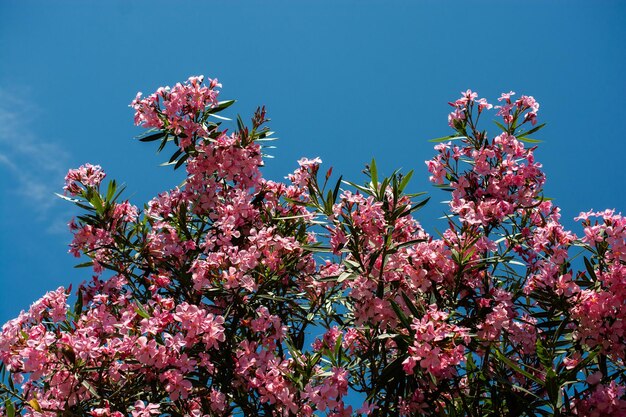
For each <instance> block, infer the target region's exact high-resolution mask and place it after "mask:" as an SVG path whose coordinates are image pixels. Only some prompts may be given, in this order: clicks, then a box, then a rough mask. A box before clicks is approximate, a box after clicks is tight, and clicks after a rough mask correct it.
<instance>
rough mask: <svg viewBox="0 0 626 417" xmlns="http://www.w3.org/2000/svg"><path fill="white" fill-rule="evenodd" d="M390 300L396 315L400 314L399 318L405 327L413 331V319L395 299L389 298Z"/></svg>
mask: <svg viewBox="0 0 626 417" xmlns="http://www.w3.org/2000/svg"><path fill="white" fill-rule="evenodd" d="M389 302H390V303H391V308H393V311H394V312H395V313H396V316H398V319H399V320H400V322H401V323H402V324H403V325H404V327H405V328H406V329H407V330H409V332H411V331H412V330H411V321H410V320H409V318H408V317H407V316H406V314H404V311H402V309H401V308H400V306H399V305H398V304H397V303H396V302H395V301H393V300H389Z"/></svg>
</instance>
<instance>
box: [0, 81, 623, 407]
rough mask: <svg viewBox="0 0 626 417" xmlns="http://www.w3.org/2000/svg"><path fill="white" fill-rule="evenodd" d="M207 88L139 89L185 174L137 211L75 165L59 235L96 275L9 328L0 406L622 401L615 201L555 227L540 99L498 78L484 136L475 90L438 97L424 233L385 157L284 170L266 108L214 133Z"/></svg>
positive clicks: (147, 115) (148, 117) (96, 171)
mask: <svg viewBox="0 0 626 417" xmlns="http://www.w3.org/2000/svg"><path fill="white" fill-rule="evenodd" d="M217 87H221V86H220V85H219V84H218V83H217V81H216V80H209V83H208V85H203V78H202V77H191V78H190V79H189V80H188V81H187V82H186V83H184V84H176V85H175V86H174V87H173V88H169V87H168V88H161V89H159V90H157V91H156V92H155V93H154V94H152V95H150V96H148V97H146V98H142V96H141V94H138V95H137V97H136V99H135V100H134V101H133V102H132V104H131V107H133V109H134V110H135V122H136V124H140V125H142V126H144V127H148V128H153V129H157V130H159V133H157V137H158V138H163V139H164V142H163V143H164V144H165V143H166V142H167V140H168V138H169V137H171V136H173V137H174V139H173V140H174V141H175V143H176V144H177V145H178V148H177V149H176V151H175V152H176V153H175V155H174V158H173V160H175V159H176V158H184V159H180V160H181V161H182V162H185V168H186V174H187V176H186V179H185V181H184V183H183V184H182V185H181V186H180V187H179V188H175V189H172V190H169V191H167V192H164V193H161V194H159V195H158V196H156V197H155V198H154V199H152V200H151V201H150V202H149V203H148V204H147V206H146V209H145V210H144V211H143V212H142V211H140V210H139V209H138V208H137V207H135V206H133V205H132V204H130V202H129V201H127V200H126V201H118V198H119V196H117V195H116V193H115V191H116V187H115V183H114V182H111V183H110V184H109V186H108V188H107V192H106V193H102V192H101V188H103V187H102V181H103V179H104V178H105V174H104V171H103V170H102V169H101V168H100V167H99V166H93V165H90V164H86V165H84V166H81V167H80V168H78V169H76V170H71V171H70V172H69V173H68V175H67V177H66V186H65V191H66V193H68V194H70V195H72V196H74V197H76V199H70V200H71V201H74V202H76V203H77V204H78V205H79V206H80V207H81V208H83V209H84V210H86V211H87V215H84V216H79V217H77V219H76V220H73V221H72V222H71V223H70V230H71V231H72V233H73V240H72V242H71V244H70V252H71V253H72V254H74V255H75V256H86V257H88V258H89V261H90V262H88V263H85V264H84V265H83V266H91V267H92V269H93V271H94V273H95V276H93V277H92V280H91V281H89V282H86V283H84V284H83V285H81V286H80V289H79V291H78V293H77V299H76V301H75V304H74V306H73V308H70V306H69V305H68V297H69V294H70V291H69V290H65V289H64V288H59V289H57V290H55V291H52V292H50V293H48V294H46V295H45V296H44V297H43V298H42V299H40V300H39V301H37V302H35V303H34V304H33V305H32V306H31V308H30V309H29V310H28V311H27V312H22V313H21V314H20V316H19V317H18V318H16V319H14V320H11V321H9V322H8V323H6V324H5V325H4V326H3V327H2V331H1V333H0V361H1V362H2V364H3V365H4V367H5V368H6V370H7V371H8V378H10V381H11V383H12V384H13V385H16V386H17V387H18V388H17V390H15V392H14V393H13V395H12V396H11V397H10V398H8V399H7V400H6V401H0V404H1V405H0V413H1V414H3V415H5V414H14V412H13V411H15V410H16V415H17V414H19V415H24V416H28V417H54V416H57V415H59V414H64V415H66V414H67V415H89V416H92V417H123V416H129V415H130V416H132V417H151V416H158V415H181V416H185V417H187V416H189V417H222V416H231V415H237V414H245V415H259V416H276V417H280V416H283V417H288V416H296V417H309V416H321V415H326V416H329V417H331V416H332V417H348V416H353V415H358V416H363V415H370V414H372V415H380V416H388V415H399V416H412V415H428V416H434V415H450V414H454V415H461V414H463V415H465V414H468V415H486V414H489V415H496V414H497V415H508V414H511V413H512V411H511V410H512V409H511V407H514V406H516V405H519V404H528V406H529V407H531V406H533V404H539V406H538V407H542V408H540V410H542V412H545V410H546V407H548V406H549V407H552V408H553V409H555V410H556V409H557V408H560V410H559V412H562V413H564V412H565V408H566V405H567V404H566V403H567V401H565V402H564V401H563V400H562V399H563V397H564V395H565V394H567V396H568V398H569V399H570V400H571V401H570V404H569V407H570V408H571V409H572V410H574V411H573V412H574V415H578V416H620V415H626V393H625V388H624V387H623V384H621V383H622V382H623V381H620V375H623V369H624V361H626V348H625V346H626V325H625V324H624V323H626V312H625V311H626V309H624V305H626V219H625V218H624V217H622V216H621V215H619V214H615V212H614V211H604V212H593V211H592V212H588V213H582V214H581V215H580V217H579V218H578V220H581V221H582V225H583V230H584V235H583V237H581V238H580V239H579V238H577V237H576V236H575V235H574V234H573V233H571V232H569V231H568V230H566V229H565V228H564V227H563V225H562V224H561V223H560V213H559V209H558V207H556V206H554V205H553V204H552V203H550V202H549V201H546V200H545V199H544V198H543V197H542V187H543V184H544V181H545V176H544V174H543V172H542V171H541V165H540V164H539V163H537V162H536V161H535V158H534V153H533V152H534V148H527V147H526V146H524V143H523V140H524V139H525V138H527V136H526V135H528V133H529V132H528V131H526V132H524V131H523V130H522V129H521V127H522V126H524V125H525V124H526V123H528V124H529V125H532V126H534V125H535V124H536V122H537V120H536V118H537V112H538V109H539V104H538V103H537V102H536V101H535V100H534V98H533V97H530V96H522V97H521V98H520V99H518V100H517V101H513V99H512V98H511V97H512V96H513V95H514V93H513V92H510V93H505V94H502V96H501V97H500V98H499V99H498V101H499V102H500V103H501V104H500V105H498V106H495V108H496V109H497V114H498V115H499V116H502V117H503V119H504V122H505V124H506V126H504V125H500V127H501V128H502V130H503V132H501V133H500V134H498V135H495V136H493V137H490V136H488V135H487V132H485V131H481V130H479V129H478V127H477V122H478V119H479V117H480V116H481V115H483V114H484V113H486V112H487V111H488V110H490V109H492V108H494V106H492V105H491V104H489V103H488V102H487V100H486V99H484V98H480V99H479V98H478V94H477V93H475V92H473V91H471V90H467V91H465V92H463V93H462V94H461V97H460V98H459V99H457V100H456V101H454V102H451V103H450V105H451V106H452V107H453V108H454V110H453V112H452V113H451V114H450V115H449V118H448V121H449V125H450V126H451V127H452V128H453V129H454V131H455V134H454V135H451V136H450V137H448V138H447V139H446V142H444V143H440V144H438V145H437V146H436V147H435V150H436V152H437V155H436V156H435V157H434V158H433V159H431V160H429V161H427V162H426V164H427V167H428V171H429V172H430V173H431V174H432V176H431V181H432V182H434V183H436V184H440V185H444V186H445V187H447V188H449V189H450V191H451V200H450V202H449V208H450V212H451V215H450V216H449V217H448V219H447V223H446V226H445V229H444V230H443V231H442V232H441V234H440V237H439V238H435V237H433V236H430V235H429V234H428V233H426V232H425V231H424V229H423V228H422V226H421V225H420V223H419V222H418V221H417V220H416V219H415V217H414V215H413V213H414V212H415V211H416V210H417V209H418V208H420V206H421V205H422V203H416V202H415V201H413V200H412V198H410V197H409V196H407V195H405V193H404V187H405V186H406V179H407V178H406V177H403V176H401V175H400V174H398V173H397V172H396V173H394V174H392V176H391V177H389V178H384V179H383V178H378V175H377V173H376V168H375V167H374V165H373V164H372V165H371V166H370V167H369V168H368V171H367V172H368V173H369V181H368V183H367V184H365V185H364V186H360V185H355V184H352V185H353V186H354V188H353V189H352V190H351V189H342V188H341V182H339V183H338V184H337V186H336V187H334V189H333V190H331V191H328V190H326V189H325V187H326V183H327V182H328V180H329V178H330V176H331V174H332V170H329V171H328V172H327V174H326V178H325V181H324V185H323V186H320V182H318V174H319V168H320V165H321V160H320V159H319V158H314V159H308V158H303V159H301V160H299V161H298V168H296V170H295V171H294V172H293V173H292V174H290V175H289V176H287V179H288V182H285V183H283V182H275V181H270V180H267V179H264V178H263V177H262V173H261V169H260V167H261V166H262V165H263V159H262V148H261V145H260V142H261V141H262V140H263V139H265V138H266V137H267V136H268V135H269V131H268V130H267V128H265V127H264V124H265V122H266V119H265V110H264V109H258V111H257V112H256V114H255V115H254V116H253V118H252V127H251V128H247V127H245V126H243V122H241V121H240V122H239V124H238V130H237V131H235V132H232V133H228V134H227V133H226V131H222V130H219V125H218V124H216V123H212V122H209V121H208V118H209V116H211V115H212V114H214V113H216V112H218V111H220V110H221V109H223V108H224V107H225V106H224V105H219V103H218V102H217V95H218V92H217V90H216V88H217ZM527 126H528V125H527ZM540 127H541V126H538V127H537V128H534V129H531V130H533V131H536V130H538V129H539V128H540ZM530 133H532V132H530ZM159 135H161V136H159ZM448 139H449V142H447V141H448ZM454 141H457V142H454ZM349 184H351V183H349ZM318 239H320V241H318ZM574 246H577V247H581V248H582V250H583V251H584V254H585V255H586V256H583V259H584V270H582V271H578V272H577V271H575V269H574V268H575V267H576V263H575V262H574V261H573V259H572V255H571V253H570V252H571V251H572V248H573V247H574ZM314 251H326V252H327V253H330V254H332V255H328V256H324V255H317V254H316V255H314V253H315V252H314ZM105 271H110V274H109V275H106V274H105ZM312 333H317V334H318V335H319V337H318V338H316V339H315V340H313V342H312V343H309V341H310V340H312V339H313V338H312V337H311V335H312ZM596 355H597V356H596ZM594 358H596V359H594ZM592 359H594V360H592ZM583 374H584V375H585V376H586V378H585V379H577V378H580V375H583ZM618 381H620V383H618ZM555 387H556V388H555ZM5 388H7V387H4V385H2V382H1V381H0V394H2V393H3V392H4V391H2V390H3V389H5ZM579 388H582V389H583V390H579ZM497 390H502V392H503V393H505V394H506V395H505V394H502V397H501V398H500V397H498V398H496V397H497V396H498V395H500V393H499V391H497ZM6 391H7V392H9V389H8V388H7V389H6ZM354 392H359V393H361V394H363V395H364V397H366V400H365V402H364V403H363V405H362V407H361V408H359V409H357V410H353V406H352V405H350V402H351V398H350V397H351V394H352V393H354ZM513 397H514V398H515V401H512V402H511V400H510V398H513ZM0 398H2V399H4V397H1V395H0ZM537 399H539V400H537ZM11 407H13V409H11ZM16 407H17V408H16ZM463 407H474V408H473V409H472V411H471V413H470V412H467V413H466V411H467V410H465V409H464V408H463ZM507 407H509V408H507ZM529 414H530V411H529Z"/></svg>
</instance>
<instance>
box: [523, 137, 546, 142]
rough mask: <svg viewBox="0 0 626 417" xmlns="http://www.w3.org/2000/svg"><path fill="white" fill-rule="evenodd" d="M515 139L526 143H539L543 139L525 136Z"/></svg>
mask: <svg viewBox="0 0 626 417" xmlns="http://www.w3.org/2000/svg"><path fill="white" fill-rule="evenodd" d="M517 140H521V141H522V142H526V143H541V142H543V141H541V140H539V139H532V138H526V137H520V138H517Z"/></svg>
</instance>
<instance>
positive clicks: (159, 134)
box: [139, 131, 167, 142]
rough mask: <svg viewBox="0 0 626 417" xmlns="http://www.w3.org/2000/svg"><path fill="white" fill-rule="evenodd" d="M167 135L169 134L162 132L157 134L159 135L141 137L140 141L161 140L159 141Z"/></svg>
mask: <svg viewBox="0 0 626 417" xmlns="http://www.w3.org/2000/svg"><path fill="white" fill-rule="evenodd" d="M166 134H167V132H165V131H160V132H157V133H153V134H151V135H147V136H140V137H139V141H140V142H154V141H156V140H159V139H161V138H163V137H165V135H166Z"/></svg>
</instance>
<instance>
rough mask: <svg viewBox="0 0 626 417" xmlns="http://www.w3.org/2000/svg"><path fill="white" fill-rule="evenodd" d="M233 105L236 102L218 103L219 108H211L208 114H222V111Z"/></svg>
mask: <svg viewBox="0 0 626 417" xmlns="http://www.w3.org/2000/svg"><path fill="white" fill-rule="evenodd" d="M233 104H235V100H226V101H220V102H219V103H217V106H215V107H211V108H210V109H209V110H208V111H207V113H209V114H213V113H218V112H221V111H222V110H224V109H227V108H229V107H230V106H232V105H233Z"/></svg>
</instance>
